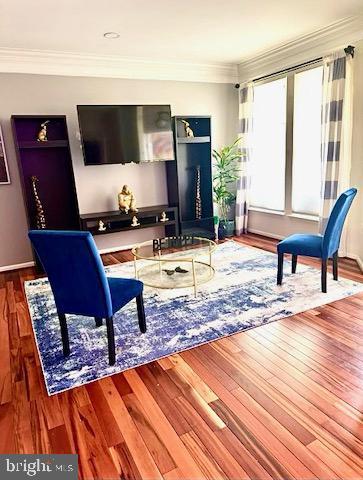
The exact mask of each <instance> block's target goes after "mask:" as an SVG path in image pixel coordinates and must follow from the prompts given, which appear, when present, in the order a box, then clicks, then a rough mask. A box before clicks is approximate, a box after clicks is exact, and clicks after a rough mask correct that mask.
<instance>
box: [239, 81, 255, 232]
mask: <svg viewBox="0 0 363 480" xmlns="http://www.w3.org/2000/svg"><path fill="white" fill-rule="evenodd" d="M239 100H240V101H239V138H240V143H239V149H240V153H241V157H240V159H239V162H240V165H239V166H240V168H239V173H238V180H237V196H236V234H237V235H241V234H242V233H247V221H248V205H249V189H250V173H249V164H250V159H251V133H252V107H253V84H252V83H245V84H244V85H241V87H240V91H239Z"/></svg>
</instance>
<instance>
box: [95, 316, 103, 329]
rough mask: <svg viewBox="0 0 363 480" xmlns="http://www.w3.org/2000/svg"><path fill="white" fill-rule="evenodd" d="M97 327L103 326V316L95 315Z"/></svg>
mask: <svg viewBox="0 0 363 480" xmlns="http://www.w3.org/2000/svg"><path fill="white" fill-rule="evenodd" d="M95 322H96V327H102V318H101V317H95Z"/></svg>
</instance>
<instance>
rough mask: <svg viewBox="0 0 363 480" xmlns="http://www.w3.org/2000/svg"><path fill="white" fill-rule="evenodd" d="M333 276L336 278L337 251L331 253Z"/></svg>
mask: <svg viewBox="0 0 363 480" xmlns="http://www.w3.org/2000/svg"><path fill="white" fill-rule="evenodd" d="M333 278H334V280H338V252H335V253H334V255H333Z"/></svg>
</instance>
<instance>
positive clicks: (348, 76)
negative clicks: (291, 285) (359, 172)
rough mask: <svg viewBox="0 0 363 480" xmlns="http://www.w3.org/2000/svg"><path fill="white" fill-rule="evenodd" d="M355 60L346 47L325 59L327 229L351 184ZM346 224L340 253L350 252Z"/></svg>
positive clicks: (323, 222)
mask: <svg viewBox="0 0 363 480" xmlns="http://www.w3.org/2000/svg"><path fill="white" fill-rule="evenodd" d="M352 70H353V61H352V57H351V56H350V55H347V54H346V53H345V51H344V50H341V51H338V52H335V53H334V54H332V55H328V56H327V57H324V59H323V101H322V179H323V182H322V190H321V207H320V218H319V227H320V232H321V233H324V230H325V227H326V223H327V220H328V218H329V214H330V212H331V209H332V208H333V205H334V202H335V200H336V199H337V197H338V196H339V195H340V193H341V192H342V191H344V190H346V189H347V188H348V187H349V186H350V185H349V183H350V168H351V143H352V98H353V81H352V77H353V75H352ZM346 235H347V234H346V228H345V229H344V231H343V234H342V239H341V247H340V250H339V254H340V255H342V256H344V255H346Z"/></svg>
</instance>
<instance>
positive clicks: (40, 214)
mask: <svg viewBox="0 0 363 480" xmlns="http://www.w3.org/2000/svg"><path fill="white" fill-rule="evenodd" d="M30 179H31V182H32V189H33V195H34V201H35V208H36V222H37V229H38V230H44V229H45V228H47V225H46V223H45V215H44V210H43V205H42V202H41V201H40V198H39V194H38V189H37V183H38V182H39V180H38V177H36V176H35V175H33V176H32V177H30Z"/></svg>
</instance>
